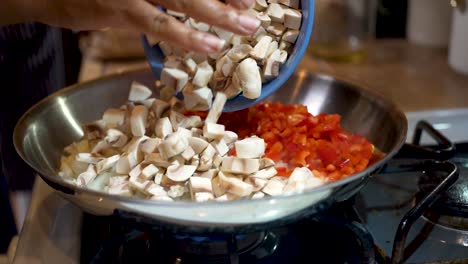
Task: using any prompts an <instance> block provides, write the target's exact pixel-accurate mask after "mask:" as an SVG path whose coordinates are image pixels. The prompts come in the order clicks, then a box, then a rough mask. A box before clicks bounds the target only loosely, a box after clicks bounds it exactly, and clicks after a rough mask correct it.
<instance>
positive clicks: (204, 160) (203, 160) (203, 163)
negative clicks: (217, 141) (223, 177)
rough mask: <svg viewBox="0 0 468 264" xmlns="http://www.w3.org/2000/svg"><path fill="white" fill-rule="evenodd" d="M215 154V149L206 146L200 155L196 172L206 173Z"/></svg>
mask: <svg viewBox="0 0 468 264" xmlns="http://www.w3.org/2000/svg"><path fill="white" fill-rule="evenodd" d="M215 154H216V149H215V148H213V146H211V144H208V146H207V147H206V148H205V150H203V152H202V153H201V155H200V163H199V165H198V168H197V170H198V171H207V170H209V169H211V167H212V166H213V157H214V155H215Z"/></svg>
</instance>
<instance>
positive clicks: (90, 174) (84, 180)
mask: <svg viewBox="0 0 468 264" xmlns="http://www.w3.org/2000/svg"><path fill="white" fill-rule="evenodd" d="M96 175H97V174H96V170H95V169H94V165H92V164H90V165H89V166H88V169H87V170H86V171H85V172H83V173H81V174H80V175H78V178H77V179H76V183H77V184H78V186H86V185H88V184H89V183H90V182H92V181H93V180H94V179H95V178H96Z"/></svg>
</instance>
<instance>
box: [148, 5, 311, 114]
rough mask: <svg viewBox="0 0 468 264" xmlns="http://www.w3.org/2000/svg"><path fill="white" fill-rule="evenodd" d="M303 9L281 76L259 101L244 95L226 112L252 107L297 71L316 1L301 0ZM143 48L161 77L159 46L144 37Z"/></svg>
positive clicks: (266, 85) (229, 104)
mask: <svg viewBox="0 0 468 264" xmlns="http://www.w3.org/2000/svg"><path fill="white" fill-rule="evenodd" d="M301 9H302V25H301V32H300V33H299V36H298V38H297V40H296V43H295V45H294V47H293V50H292V53H291V54H289V58H288V60H287V61H286V63H285V64H284V65H283V66H282V67H281V69H280V73H279V75H278V76H277V77H276V78H275V79H273V80H271V81H269V82H266V83H263V86H262V93H261V95H260V97H259V98H257V99H248V98H245V97H244V96H242V94H240V95H238V96H236V97H235V98H232V99H230V100H228V101H227V103H226V105H225V106H224V109H223V111H224V112H233V111H237V110H241V109H244V108H247V107H250V106H252V105H254V104H256V103H258V102H260V101H262V100H264V99H265V98H266V97H268V96H270V95H271V94H272V93H274V92H275V91H276V90H277V89H278V88H280V87H281V86H282V85H283V84H284V83H285V82H286V81H287V80H288V79H289V77H291V75H292V74H293V73H294V71H295V70H296V68H297V66H298V65H299V62H300V61H301V60H302V57H303V56H304V53H305V52H306V49H307V46H308V44H309V40H310V36H311V34H312V28H313V22H314V0H301ZM142 41H143V47H144V50H145V54H146V58H147V59H148V62H149V65H150V67H151V69H152V71H153V73H154V75H155V76H156V78H157V79H159V78H160V76H161V71H162V68H163V65H162V63H163V61H164V54H163V53H162V51H161V49H160V48H159V46H158V45H155V46H151V45H150V44H149V42H148V40H147V38H146V36H143V37H142Z"/></svg>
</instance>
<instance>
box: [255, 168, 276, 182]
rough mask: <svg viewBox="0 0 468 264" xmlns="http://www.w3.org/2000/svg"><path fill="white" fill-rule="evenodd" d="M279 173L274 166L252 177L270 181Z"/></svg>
mask: <svg viewBox="0 0 468 264" xmlns="http://www.w3.org/2000/svg"><path fill="white" fill-rule="evenodd" d="M276 174H278V172H277V171H276V168H275V167H274V166H272V167H268V168H265V169H261V170H259V171H257V172H255V173H254V174H252V176H251V177H255V178H259V179H270V178H272V177H274V176H276Z"/></svg>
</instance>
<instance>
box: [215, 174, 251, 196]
mask: <svg viewBox="0 0 468 264" xmlns="http://www.w3.org/2000/svg"><path fill="white" fill-rule="evenodd" d="M217 178H219V184H220V185H221V187H222V188H224V189H225V190H226V192H228V193H232V194H235V195H237V196H241V197H244V196H248V195H250V194H251V193H252V192H253V186H252V185H250V184H248V183H245V182H243V181H242V177H239V176H235V175H233V174H229V173H225V172H222V171H220V172H219V173H218V177H217Z"/></svg>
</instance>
